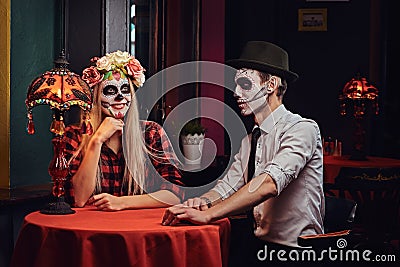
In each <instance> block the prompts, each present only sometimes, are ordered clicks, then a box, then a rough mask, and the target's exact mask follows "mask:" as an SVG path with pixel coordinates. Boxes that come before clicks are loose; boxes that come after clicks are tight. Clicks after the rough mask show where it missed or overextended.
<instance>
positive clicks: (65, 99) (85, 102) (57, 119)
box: [25, 52, 93, 214]
mask: <svg viewBox="0 0 400 267" xmlns="http://www.w3.org/2000/svg"><path fill="white" fill-rule="evenodd" d="M54 63H55V68H53V69H52V70H50V71H47V72H45V73H43V74H42V75H40V76H39V77H37V78H36V79H34V80H33V82H32V83H31V84H30V86H29V87H28V93H27V97H26V100H25V104H26V107H27V111H28V125H27V131H28V133H29V134H34V133H35V126H34V123H33V116H32V109H33V108H34V107H36V106H38V105H49V106H50V108H51V109H52V110H53V122H52V123H51V126H50V131H51V132H52V133H54V135H55V137H54V138H53V140H52V142H53V148H54V156H53V159H52V160H51V162H50V165H49V169H48V171H49V174H50V176H51V177H52V181H53V189H52V195H53V197H54V202H51V203H49V204H48V205H47V206H46V207H45V208H44V209H42V210H41V211H40V212H41V213H45V214H71V213H74V212H75V211H74V210H72V209H71V207H70V205H69V204H68V203H66V202H65V201H64V183H65V180H66V176H67V175H68V172H69V168H68V164H67V161H66V159H65V156H64V149H65V142H64V141H63V134H64V128H65V126H64V119H63V117H64V112H65V111H66V110H68V109H69V108H70V107H71V106H74V105H78V106H79V107H80V108H81V109H82V110H84V112H85V120H84V121H83V123H82V133H84V134H92V133H93V128H92V125H91V124H90V117H89V111H90V110H91V108H92V92H91V91H90V88H89V85H88V84H87V83H86V82H85V81H83V80H82V79H81V77H80V76H79V75H77V74H75V73H73V72H71V71H70V70H68V69H67V65H68V64H69V63H68V61H67V60H66V59H65V56H64V52H62V53H61V55H60V57H59V58H58V59H57V60H56V61H54Z"/></svg>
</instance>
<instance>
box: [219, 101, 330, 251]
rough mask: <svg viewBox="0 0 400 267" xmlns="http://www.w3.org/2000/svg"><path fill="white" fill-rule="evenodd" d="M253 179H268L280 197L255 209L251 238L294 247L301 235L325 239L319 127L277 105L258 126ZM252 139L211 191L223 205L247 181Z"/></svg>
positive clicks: (243, 145) (246, 143)
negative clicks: (255, 237) (267, 175)
mask: <svg viewBox="0 0 400 267" xmlns="http://www.w3.org/2000/svg"><path fill="white" fill-rule="evenodd" d="M260 129H261V136H260V138H259V139H258V143H257V150H256V157H255V161H256V166H255V176H258V175H260V174H263V173H267V174H269V175H270V176H271V177H272V179H273V180H274V182H275V184H276V187H277V191H278V195H277V196H276V197H273V198H270V199H268V200H266V201H264V202H262V203H261V204H259V205H258V206H256V207H255V208H254V217H255V219H256V224H257V226H256V229H255V230H254V234H255V235H256V236H257V237H259V238H260V239H262V240H266V241H269V242H274V243H277V244H282V245H286V246H293V247H297V246H298V244H297V238H298V237H299V236H300V235H309V234H321V233H323V217H324V213H325V200H324V193H323V154H322V141H321V134H320V131H319V127H318V125H317V123H315V122H314V121H313V120H309V119H304V118H302V117H300V116H299V115H296V114H293V113H291V112H290V111H288V110H287V109H286V108H285V107H284V105H280V106H279V107H278V108H277V109H276V110H274V112H273V113H272V114H270V115H269V116H268V117H267V118H266V119H265V120H264V121H263V122H262V123H261V125H260ZM249 154H250V137H249V136H247V137H245V138H243V140H242V144H241V147H240V150H239V152H238V153H237V154H236V155H235V158H234V159H235V160H234V162H233V163H232V166H231V167H230V169H229V170H228V172H227V173H226V175H225V176H224V177H223V178H222V179H220V180H219V181H218V182H217V184H216V185H215V187H214V188H213V189H212V190H214V191H216V192H218V193H219V194H220V195H221V198H222V199H225V198H227V197H229V196H230V195H232V194H233V193H234V192H236V191H237V190H238V189H239V188H241V187H242V186H244V185H245V184H246V181H247V162H248V158H249Z"/></svg>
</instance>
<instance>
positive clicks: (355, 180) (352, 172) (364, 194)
mask: <svg viewBox="0 0 400 267" xmlns="http://www.w3.org/2000/svg"><path fill="white" fill-rule="evenodd" d="M335 185H336V186H337V187H338V188H340V189H339V194H340V195H341V196H342V197H346V198H351V199H353V200H354V201H355V202H356V203H357V204H358V208H357V215H356V224H360V226H361V227H362V228H363V230H364V231H365V232H366V234H367V236H368V239H370V240H380V241H382V242H384V241H390V240H393V239H395V237H394V236H395V235H398V226H399V222H400V210H399V208H400V168H353V167H342V168H341V170H340V172H339V175H338V176H337V177H336V180H335Z"/></svg>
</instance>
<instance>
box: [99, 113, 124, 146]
mask: <svg viewBox="0 0 400 267" xmlns="http://www.w3.org/2000/svg"><path fill="white" fill-rule="evenodd" d="M123 127H124V122H123V121H122V120H120V119H116V118H113V117H106V118H105V119H104V120H103V121H102V123H101V124H100V126H99V128H98V129H97V131H96V132H95V133H94V135H93V137H94V138H96V140H98V141H99V142H101V143H104V142H105V141H107V140H108V139H109V138H110V137H111V136H112V135H113V134H115V133H116V132H118V131H120V133H122V129H123Z"/></svg>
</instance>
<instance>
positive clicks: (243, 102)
mask: <svg viewBox="0 0 400 267" xmlns="http://www.w3.org/2000/svg"><path fill="white" fill-rule="evenodd" d="M236 102H237V104H238V106H239V108H241V109H244V108H246V107H247V103H248V100H247V99H244V98H238V99H236Z"/></svg>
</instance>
